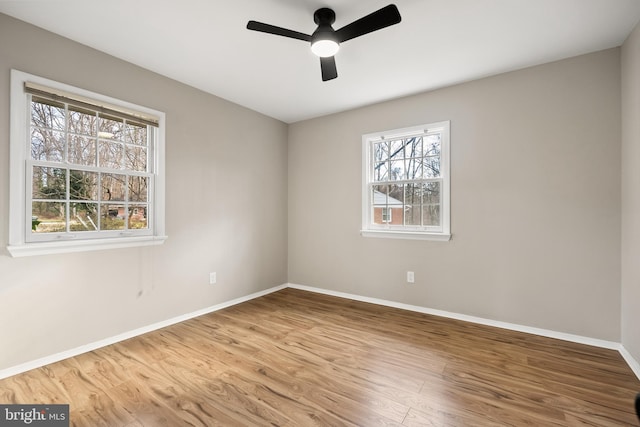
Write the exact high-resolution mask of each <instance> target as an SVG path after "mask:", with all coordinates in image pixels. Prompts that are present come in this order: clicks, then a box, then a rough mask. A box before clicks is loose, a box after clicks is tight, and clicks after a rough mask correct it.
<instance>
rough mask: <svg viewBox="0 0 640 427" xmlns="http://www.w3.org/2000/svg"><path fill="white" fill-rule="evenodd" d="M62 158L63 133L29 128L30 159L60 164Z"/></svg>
mask: <svg viewBox="0 0 640 427" xmlns="http://www.w3.org/2000/svg"><path fill="white" fill-rule="evenodd" d="M63 157H64V132H58V131H53V130H50V129H40V128H31V158H32V159H33V160H48V161H53V162H61V161H62V159H63Z"/></svg>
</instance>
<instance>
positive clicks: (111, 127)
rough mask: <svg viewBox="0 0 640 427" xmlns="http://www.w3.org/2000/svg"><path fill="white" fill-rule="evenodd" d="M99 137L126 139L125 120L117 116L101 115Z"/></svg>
mask: <svg viewBox="0 0 640 427" xmlns="http://www.w3.org/2000/svg"><path fill="white" fill-rule="evenodd" d="M98 137H99V138H106V139H111V140H114V141H124V122H123V121H122V119H119V118H117V117H108V116H101V117H100V129H99V130H98Z"/></svg>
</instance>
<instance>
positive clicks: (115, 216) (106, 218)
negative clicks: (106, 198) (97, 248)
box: [100, 204, 125, 230]
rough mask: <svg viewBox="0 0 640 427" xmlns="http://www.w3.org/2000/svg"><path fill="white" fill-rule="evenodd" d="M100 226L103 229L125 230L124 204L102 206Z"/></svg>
mask: <svg viewBox="0 0 640 427" xmlns="http://www.w3.org/2000/svg"><path fill="white" fill-rule="evenodd" d="M100 220H101V222H100V228H101V229H102V230H124V226H125V212H124V205H113V204H105V205H101V206H100Z"/></svg>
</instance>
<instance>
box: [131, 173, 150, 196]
mask: <svg viewBox="0 0 640 427" xmlns="http://www.w3.org/2000/svg"><path fill="white" fill-rule="evenodd" d="M147 189H148V185H147V178H146V177H144V176H130V177H129V200H130V201H132V202H146V201H147V200H148V196H147Z"/></svg>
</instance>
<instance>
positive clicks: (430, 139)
mask: <svg viewBox="0 0 640 427" xmlns="http://www.w3.org/2000/svg"><path fill="white" fill-rule="evenodd" d="M362 145H363V159H364V160H363V169H364V177H363V204H362V205H363V208H362V223H363V226H362V234H363V235H364V236H368V237H395V238H417V239H433V240H449V238H450V237H451V234H450V225H449V210H450V207H449V179H450V174H449V122H448V121H447V122H439V123H432V124H428V125H422V126H416V127H411V128H404V129H396V130H392V131H387V132H378V133H372V134H367V135H364V136H363V137H362Z"/></svg>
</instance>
